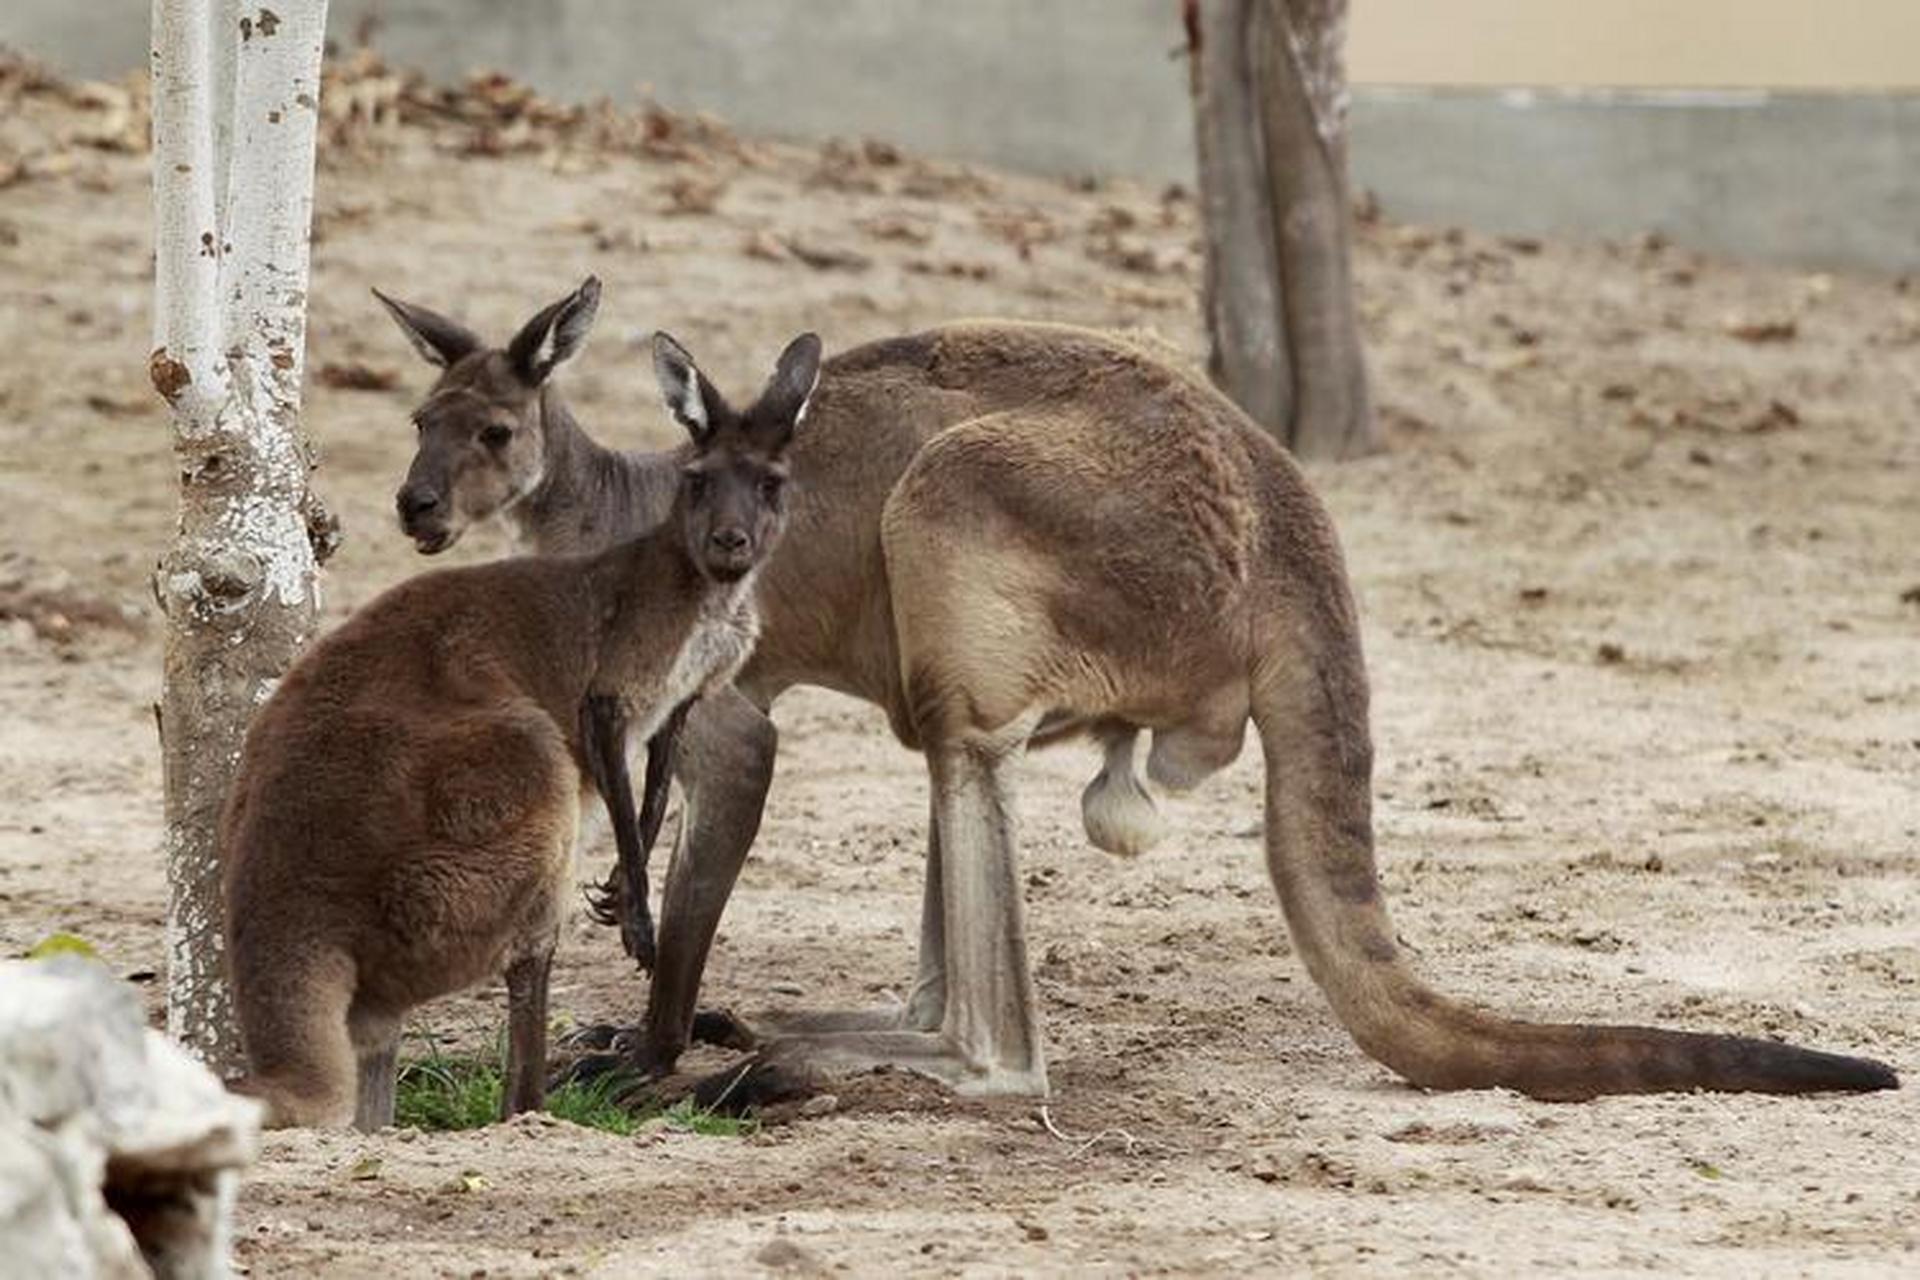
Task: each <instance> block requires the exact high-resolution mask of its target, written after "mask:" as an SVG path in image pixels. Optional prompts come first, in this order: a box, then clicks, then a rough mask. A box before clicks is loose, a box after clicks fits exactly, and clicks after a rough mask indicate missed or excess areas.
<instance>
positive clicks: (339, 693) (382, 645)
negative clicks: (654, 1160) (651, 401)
mask: <svg viewBox="0 0 1920 1280" xmlns="http://www.w3.org/2000/svg"><path fill="white" fill-rule="evenodd" d="M584 292H587V293H589V294H597V288H595V287H593V286H592V282H589V287H588V288H587V289H586V290H585V291H584ZM575 297H576V298H578V297H579V295H575ZM592 300H593V299H592V298H591V297H589V298H588V299H587V309H588V311H589V313H590V311H591V303H592ZM567 314H568V313H567V312H566V311H565V310H564V309H561V310H558V311H556V310H554V309H549V312H545V313H542V315H543V317H544V319H543V320H542V319H541V318H539V317H537V318H536V320H537V321H539V322H540V323H542V324H544V325H546V326H547V327H548V330H549V332H547V333H546V334H545V335H544V336H543V337H539V338H537V339H536V340H535V341H534V342H533V343H531V344H530V345H529V347H528V353H529V354H531V355H533V356H534V358H533V359H532V360H531V361H527V362H522V360H521V358H520V356H519V355H518V354H516V352H515V350H514V349H513V348H509V349H508V350H507V351H504V352H503V351H493V350H487V349H485V348H483V347H481V346H480V345H479V344H477V343H476V344H474V345H473V346H472V347H470V348H469V349H468V350H466V351H464V352H461V353H459V354H458V355H450V356H449V359H448V360H447V365H448V369H447V373H446V375H444V377H443V379H442V381H443V382H446V381H449V380H453V379H456V378H474V379H484V380H495V381H505V380H509V379H532V380H533V381H534V382H535V383H536V384H537V381H538V380H540V379H543V378H544V377H545V375H546V373H547V372H548V371H549V370H550V369H551V367H552V364H553V362H554V359H553V358H548V357H547V356H543V355H541V354H540V353H543V352H545V353H551V352H553V351H556V350H557V351H560V352H561V353H562V354H564V351H565V349H566V348H567V346H568V342H567V338H566V334H565V333H564V328H565V325H566V323H567ZM523 336H524V335H523ZM819 353H820V344H819V340H818V339H817V338H815V337H814V336H813V335H811V334H806V335H803V336H801V337H800V338H798V339H795V341H794V342H793V343H792V344H791V345H790V346H789V347H788V348H787V350H786V351H785V353H783V354H782V356H781V357H780V361H779V365H778V367H777V369H776V372H775V374H774V377H773V381H772V382H771V383H770V384H769V386H768V388H767V390H766V391H765V392H764V393H763V395H762V396H761V397H760V399H759V401H758V402H757V403H756V404H755V405H754V406H753V407H752V408H751V409H749V410H747V411H746V412H744V413H736V412H734V411H733V410H732V409H731V408H730V407H728V405H727V404H726V402H725V401H724V400H723V399H722V398H721V397H720V396H719V395H718V394H717V393H716V392H715V391H714V390H713V388H712V386H711V384H709V383H707V382H706V381H705V380H704V378H702V377H701V376H700V374H699V372H698V371H697V370H696V369H695V368H694V367H693V365H692V362H691V361H690V360H689V359H688V358H687V356H686V353H685V352H684V351H682V350H681V349H680V348H679V347H678V346H677V345H676V344H674V343H673V341H672V340H671V339H669V338H667V337H666V336H665V335H659V336H658V337H657V338H656V339H655V357H656V358H655V364H656V368H657V369H658V371H659V372H660V374H661V379H662V384H663V389H664V390H665V392H666V395H667V400H668V404H669V407H670V408H671V409H672V410H673V412H674V415H675V416H676V417H677V418H679V419H680V421H681V422H682V423H684V424H685V425H686V426H687V428H688V431H689V434H690V435H691V437H692V440H691V443H690V444H688V445H687V446H684V447H683V448H681V449H679V450H677V451H675V452H674V453H673V454H671V455H670V456H671V458H672V466H673V475H674V476H675V477H677V481H676V483H675V484H674V485H673V486H672V488H671V489H670V493H671V494H672V498H671V501H672V506H671V508H670V511H669V515H668V518H667V519H666V520H665V521H664V522H663V523H661V524H659V525H658V526H657V527H656V528H655V529H654V530H653V531H651V532H649V533H646V534H644V535H643V536H640V537H637V538H633V539H631V540H629V541H625V542H621V543H618V544H616V545H614V546H612V547H610V548H607V549H605V550H602V551H598V552H595V553H590V554H583V555H578V556H556V557H530V558H525V559H514V560H505V561H500V562H497V563H494V564H488V565H481V566H478V567H475V568H467V569H455V570H450V571H445V572H439V573H430V574H424V575H422V576H420V577H418V578H415V579H413V580H411V581H409V582H406V583H403V584H402V585H400V586H398V587H396V588H394V589H393V590H391V591H389V592H387V593H386V594H384V595H382V596H380V597H379V598H378V599H376V600H374V601H373V602H372V603H370V604H368V605H367V606H365V607H364V608H362V609H361V610H360V611H359V612H357V613H356V614H355V615H354V616H353V617H352V618H351V619H350V620H348V621H347V622H346V623H345V624H343V625H342V626H341V627H340V628H339V629H338V630H336V631H334V632H333V633H332V634H330V635H328V636H326V637H325V638H324V639H322V640H320V641H318V642H317V643H316V644H315V645H314V646H313V647H312V648H311V649H310V650H308V652H307V653H306V655H305V656H304V657H303V658H302V659H301V660H300V661H299V662H298V663H297V664H295V666H294V668H293V670H291V671H290V672H288V674H287V676H286V679H285V680H283V681H282V682H281V684H280V686H279V688H278V689H277V690H276V691H275V693H274V696H273V697H272V698H271V699H270V700H269V701H268V702H267V704H266V705H265V706H264V707H262V708H261V710H260V712H259V714H258V715H257V716H256V717H255V719H254V722H253V724H252V726H251V727H250V729H249V731H248V734H247V740H246V746H245V748H244V750H243V752H242V756H241V762H240V770H239V773H238V776H237V777H236V780H235V783H234V786H233V789H232V792H231V794H230V796H229V799H228V804H227V809H226V812H225V815H224V818H223V824H222V840H221V848H222V856H223V859H224V872H225V877H226V901H227V921H226V926H227V946H228V957H229V964H230V969H231V977H232V983H233V992H234V999H235V1003H236V1006H237V1008H238V1011H239V1017H240V1023H241V1031H242V1038H243V1040H244V1043H245V1047H246V1051H247V1058H248V1064H249V1068H250V1075H249V1079H248V1082H247V1087H248V1088H249V1089H250V1090H251V1091H253V1092H255V1093H258V1094H260V1095H261V1096H262V1097H264V1098H265V1099H266V1100H267V1102H268V1105H269V1109H270V1117H269V1118H270V1122H271V1123H275V1124H282V1125H287V1124H296V1125H297V1124H312V1125H332V1124H340V1123H344V1122H345V1121H347V1120H348V1119H349V1118H351V1119H353V1120H354V1121H355V1122H356V1123H358V1124H360V1125H361V1126H362V1127H373V1126H377V1125H380V1124H384V1123H389V1122H390V1121H391V1116H392V1109H393V1086H394V1067H395V1057H396V1051H397V1046H398V1038H399V1033H400V1029H401V1023H402V1020H403V1019H404V1017H405V1015H406V1014H407V1012H408V1010H410V1009H411V1008H413V1007H414V1006H415V1005H418V1004H420V1003H422V1002H424V1001H427V1000H431V999H433V998H434V997H436V996H441V995H446V994H450V993H452V992H456V991H459V990H462V989H464V988H467V987H471V986H473V985H475V984H477V983H480V982H483V981H485V980H487V979H489V978H491V977H492V976H494V975H495V974H498V973H501V972H503V971H504V973H505V976H506V982H507V991H508V1002H509V1029H508V1046H507V1088H506V1093H505V1096H504V1099H503V1108H504V1110H505V1111H506V1113H508V1114H512V1113H514V1112H516V1111H520V1110H525V1109H528V1108H531V1107H536V1106H538V1105H539V1104H540V1101H541V1099H542V1097H543V1094H544V1078H545V1067H546V1031H547V1016H546V1003H547V975H548V971H549V968H550V966H551V963H552V956H553V948H554V943H555V939H556V937H557V933H558V928H559V923H560V919H561V915H562V910H563V904H564V902H565V899H566V891H567V886H568V884H569V882H570V881H571V878H572V867H573V856H574V844H575V839H576V836H577V833H578V829H579V820H580V806H581V804H582V803H583V800H584V799H585V798H586V795H587V794H589V790H588V786H587V782H586V779H587V778H592V779H594V780H595V781H596V782H598V783H599V784H600V785H601V787H602V788H603V790H604V789H606V788H607V787H609V786H610V785H612V784H613V783H614V782H616V781H617V782H618V784H619V785H620V786H621V787H622V788H624V785H625V773H624V770H625V758H624V753H623V750H622V747H623V746H624V743H622V742H621V741H619V739H620V738H622V737H623V736H624V735H625V734H626V733H628V732H631V733H633V734H635V735H638V736H642V737H644V736H646V735H648V734H651V733H652V732H654V730H655V729H657V728H658V727H659V726H660V724H661V723H662V722H663V721H664V720H665V719H666V718H667V717H668V716H669V715H670V714H671V713H672V712H673V710H674V709H675V708H676V707H678V706H680V705H682V704H683V703H684V702H686V701H687V700H688V699H691V698H697V697H699V696H701V695H702V694H704V693H706V692H707V691H708V690H710V689H714V688H717V687H721V686H724V685H725V684H726V683H727V681H728V680H729V679H730V678H731V677H732V676H733V674H734V673H735V671H736V670H737V669H738V668H739V666H740V664H741V663H742V662H743V661H745V659H746V657H747V655H748V653H749V652H750V651H751V649H752V646H753V643H754V638H755V635H756V632H757V629H758V621H757V618H756V614H755V607H754V601H753V590H754V581H753V580H754V573H755V570H756V568H757V566H758V565H759V563H760V562H761V561H762V559H764V557H765V556H766V554H767V553H768V551H769V550H770V549H771V548H772V546H773V545H774V544H775V543H776V542H777V541H778V538H779V535H780V531H781V528H782V526H783V524H784V511H785V506H786V497H785V492H784V480H785V476H786V468H785V462H784V455H785V453H786V451H787V447H788V445H789V443H790V442H791V440H792V438H793V434H794V425H795V423H796V422H797V421H798V420H799V419H800V417H801V416H802V414H803V412H804V410H805V407H806V401H807V397H808V395H809V394H810V393H811V391H812V388H813V383H814V379H815V377H816V375H817V373H818V367H819ZM556 358H557V357H556ZM690 388H691V389H692V390H691V392H690ZM694 397H698V399H697V401H696V400H695V398H694ZM489 447H491V446H489ZM608 799H609V803H610V807H613V808H614V809H615V811H616V812H615V820H616V827H618V826H619V825H620V814H619V812H618V810H619V808H620V805H619V804H618V803H616V802H614V800H613V797H612V796H611V795H609V796H608ZM625 803H626V807H627V810H628V812H627V821H628V823H629V824H630V822H631V800H630V798H628V799H627V800H626V802H625ZM356 1077H357V1087H356Z"/></svg>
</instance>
